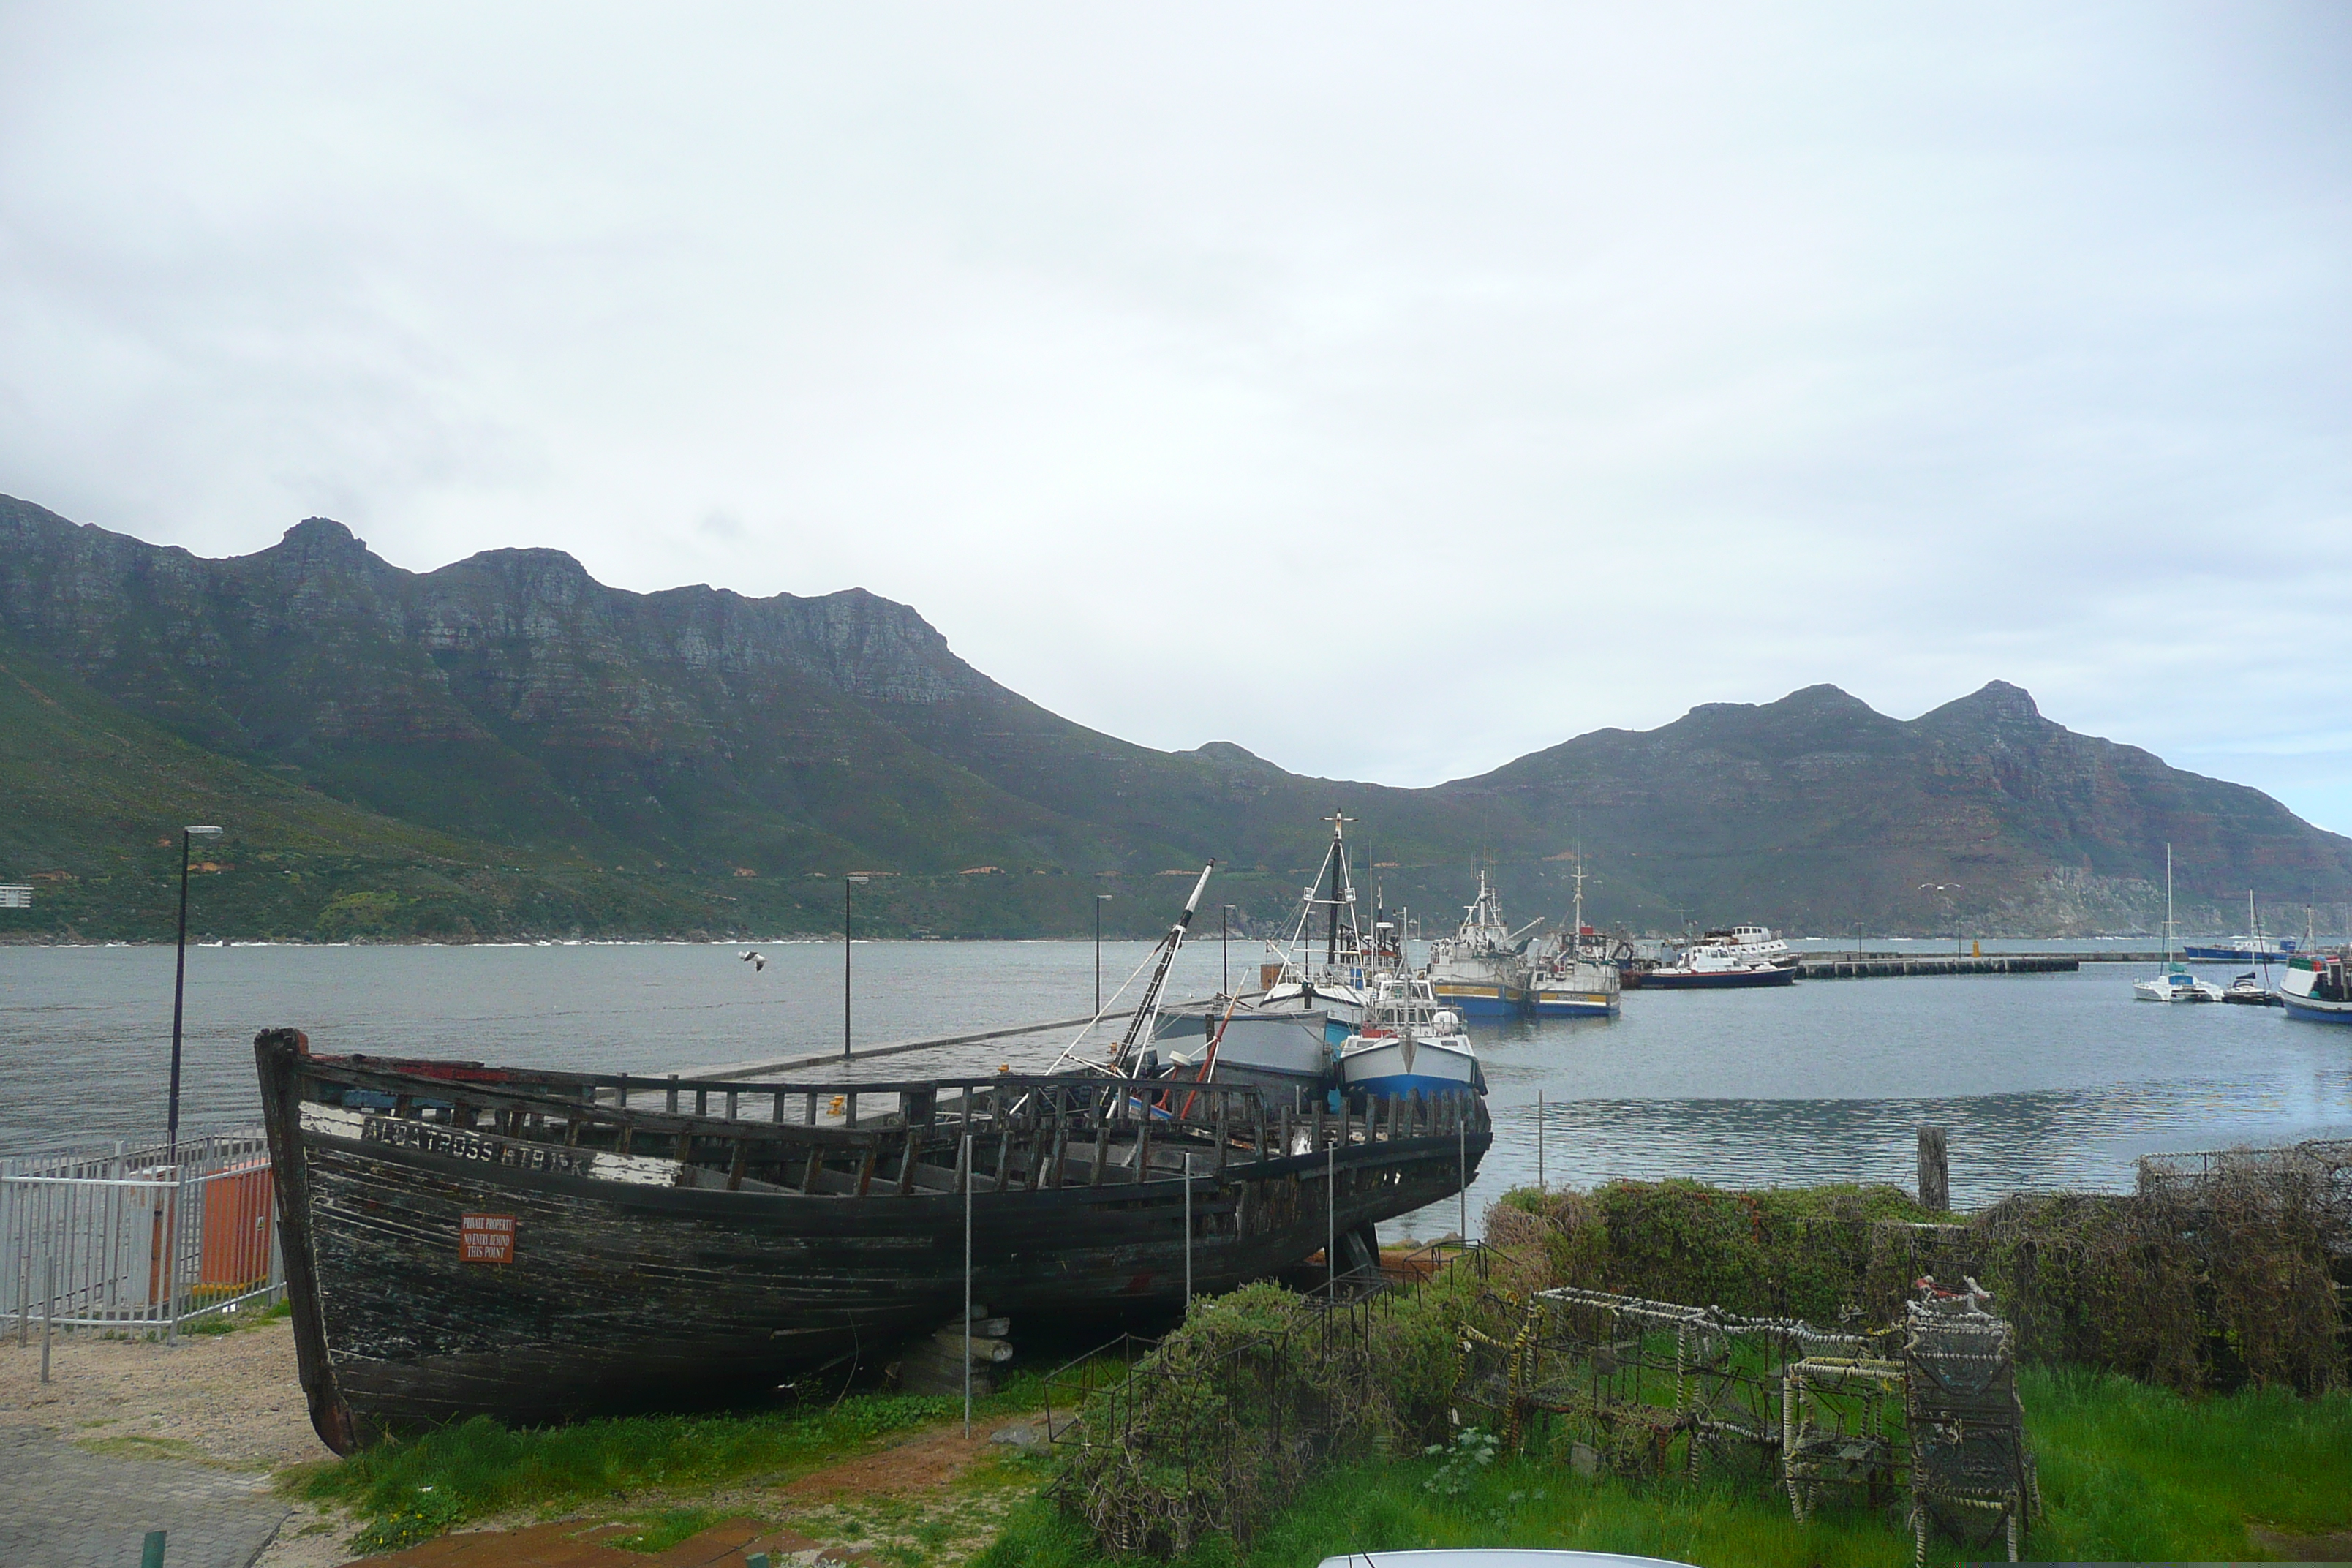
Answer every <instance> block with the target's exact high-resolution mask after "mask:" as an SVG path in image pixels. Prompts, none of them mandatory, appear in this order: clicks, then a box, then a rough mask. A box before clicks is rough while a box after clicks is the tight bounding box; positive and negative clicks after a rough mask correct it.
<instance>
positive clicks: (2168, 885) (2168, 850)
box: [2164, 844, 2172, 969]
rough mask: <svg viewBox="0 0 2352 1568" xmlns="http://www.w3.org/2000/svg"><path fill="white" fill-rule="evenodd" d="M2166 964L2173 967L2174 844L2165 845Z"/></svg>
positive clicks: (2167, 966) (2166, 966)
mask: <svg viewBox="0 0 2352 1568" xmlns="http://www.w3.org/2000/svg"><path fill="white" fill-rule="evenodd" d="M2164 966H2165V968H2167V969H2169V968H2171V967H2172V846H2171V845H2169V844H2167V845H2166V846H2165V847H2164Z"/></svg>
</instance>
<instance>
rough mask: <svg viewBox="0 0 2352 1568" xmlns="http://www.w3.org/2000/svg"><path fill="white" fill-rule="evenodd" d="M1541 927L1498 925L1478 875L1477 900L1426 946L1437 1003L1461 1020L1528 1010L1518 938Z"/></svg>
mask: <svg viewBox="0 0 2352 1568" xmlns="http://www.w3.org/2000/svg"><path fill="white" fill-rule="evenodd" d="M1542 923H1543V921H1540V920H1538V921H1529V922H1528V924H1526V925H1524V926H1521V927H1520V928H1519V929H1518V930H1517V931H1513V930H1511V929H1510V927H1508V926H1507V925H1505V924H1504V923H1503V907H1502V900H1499V899H1498V898H1496V894H1495V889H1492V888H1490V887H1488V886H1487V885H1486V871H1485V870H1483V869H1481V870H1480V871H1479V873H1478V896H1477V897H1476V898H1475V899H1474V900H1471V903H1470V907H1469V908H1468V909H1466V910H1463V911H1462V924H1461V926H1460V928H1459V929H1458V930H1456V931H1454V934H1453V935H1452V936H1450V937H1441V938H1440V939H1438V940H1437V941H1436V942H1432V943H1430V947H1429V968H1428V974H1429V980H1430V984H1432V985H1433V987H1434V988H1435V990H1436V994H1437V1000H1438V1001H1440V1002H1442V1003H1444V1005H1446V1006H1449V1007H1451V1008H1453V1009H1454V1011H1455V1012H1457V1013H1459V1014H1461V1015H1462V1016H1465V1017H1467V1018H1509V1017H1516V1016H1518V1015H1519V1014H1521V1013H1523V1012H1525V1011H1526V1010H1527V1006H1528V961H1527V957H1526V954H1525V952H1524V951H1523V949H1524V945H1525V944H1524V942H1523V941H1522V940H1521V939H1523V938H1524V937H1525V936H1526V935H1527V933H1528V932H1529V931H1533V930H1535V928H1536V927H1537V926H1539V925H1541V924H1542Z"/></svg>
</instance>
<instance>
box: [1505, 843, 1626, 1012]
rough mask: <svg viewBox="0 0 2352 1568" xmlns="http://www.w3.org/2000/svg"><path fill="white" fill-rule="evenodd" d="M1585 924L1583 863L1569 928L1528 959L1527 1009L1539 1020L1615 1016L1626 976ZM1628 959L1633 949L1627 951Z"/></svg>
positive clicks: (1570, 911) (1578, 873)
mask: <svg viewBox="0 0 2352 1568" xmlns="http://www.w3.org/2000/svg"><path fill="white" fill-rule="evenodd" d="M1605 951H1606V950H1605V948H1604V946H1603V943H1602V942H1601V937H1600V934H1599V933H1598V932H1596V931H1594V930H1593V929H1592V928H1591V926H1589V925H1586V924H1585V923H1584V862H1583V861H1582V860H1581V859H1580V860H1578V861H1577V863H1576V900H1575V902H1574V903H1573V904H1572V905H1571V906H1570V910H1569V921H1568V924H1567V925H1566V926H1565V927H1563V928H1562V929H1561V931H1559V934H1558V935H1557V936H1555V937H1553V938H1552V939H1551V940H1550V941H1549V942H1544V943H1541V944H1539V945H1538V947H1537V949H1536V951H1535V952H1534V954H1533V955H1532V957H1531V958H1530V959H1529V961H1528V1010H1529V1011H1531V1012H1532V1013H1534V1014H1535V1016H1537V1017H1538V1018H1613V1017H1615V1016H1617V1014H1618V1010H1619V1008H1620V1005H1621V1002H1620V996H1621V994H1622V990H1623V987H1624V977H1623V975H1622V974H1621V973H1619V970H1618V967H1617V965H1616V964H1615V963H1612V962H1610V960H1609V959H1608V957H1606V956H1605ZM1628 955H1629V956H1630V955H1631V950H1630V949H1629V950H1628Z"/></svg>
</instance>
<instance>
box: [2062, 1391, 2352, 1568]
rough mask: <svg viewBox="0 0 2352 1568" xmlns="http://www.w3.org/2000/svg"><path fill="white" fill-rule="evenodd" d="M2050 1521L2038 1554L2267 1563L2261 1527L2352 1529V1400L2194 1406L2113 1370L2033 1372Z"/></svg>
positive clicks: (2241, 1399)
mask: <svg viewBox="0 0 2352 1568" xmlns="http://www.w3.org/2000/svg"><path fill="white" fill-rule="evenodd" d="M2020 1392H2021V1394H2022V1395H2023V1397H2024V1400H2025V1414H2026V1421H2027V1424H2028V1426H2030V1427H2031V1428H2032V1433H2033V1442H2034V1452H2035V1454H2036V1456H2037V1457H2038V1458H2039V1459H2040V1461H2041V1466H2042V1501H2043V1504H2044V1505H2045V1506H2046V1507H2047V1508H2048V1510H2049V1517H2048V1519H2047V1520H2046V1521H2044V1523H2043V1525H2042V1528H2040V1529H2038V1530H2037V1531H2035V1534H2034V1538H2033V1541H2034V1544H2033V1555H2035V1556H2037V1557H2043V1558H2072V1559H2074V1560H2077V1561H2084V1562H2088V1561H2095V1560H2126V1561H2129V1560H2148V1559H2156V1558H2171V1559H2174V1560H2184V1559H2185V1560H2191V1561H2197V1560H2202V1561H2207V1562H2213V1561H2221V1560H2225V1559H2231V1558H2236V1559H2244V1558H2247V1557H2250V1556H2255V1555H2260V1553H2258V1552H2256V1551H2255V1550H2254V1548H2253V1547H2252V1544H2251V1543H2250V1542H2248V1540H2247V1537H2246V1529H2245V1527H2246V1524H2247V1522H2248V1521H2252V1522H2255V1523H2259V1524H2263V1525H2265V1526H2268V1527H2270V1528H2273V1529H2275V1530H2280V1531H2285V1532H2287V1533H2289V1534H2294V1535H2312V1534H2320V1533H2324V1532H2326V1531H2331V1530H2340V1529H2342V1528H2344V1527H2345V1526H2346V1525H2347V1524H2352V1395H2347V1394H2325V1395H2323V1396H2321V1397H2319V1398H2316V1399H2298V1398H2296V1397H2294V1395H2293V1394H2287V1393H2285V1392H2284V1391H2282V1390H2278V1389H2248V1390H2246V1391H2244V1392H2242V1393H2240V1394H2232V1395H2231V1396H2229V1397H2228V1398H2223V1399H2205V1400H2188V1399H2183V1398H2181V1397H2180V1396H2179V1395H2178V1394H2170V1393H2168V1392H2166V1391H2164V1390H2162V1389H2157V1388H2150V1387H2148V1386H2147V1384H2138V1383H2134V1382H2132V1381H2131V1380H2129V1379H2128V1378H2123V1377H2118V1376H2116V1375H2115V1374H2113V1373H2092V1372H2079V1371H2063V1372H2047V1371H2040V1370H2036V1369H2032V1368H2028V1369H2025V1370H2024V1371H2023V1372H2022V1373H2021V1374H2020Z"/></svg>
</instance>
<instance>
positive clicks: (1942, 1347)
mask: <svg viewBox="0 0 2352 1568" xmlns="http://www.w3.org/2000/svg"><path fill="white" fill-rule="evenodd" d="M1923 1284H1924V1287H1925V1288H1923V1289H1922V1290H1921V1292H1920V1295H1919V1298H1918V1299H1917V1300H1914V1301H1912V1302H1910V1303H1909V1305H1908V1306H1907V1307H1906V1310H1905V1315H1906V1330H1907V1331H1906V1335H1905V1339H1904V1345H1903V1368H1904V1373H1905V1379H1904V1385H1903V1386H1904V1415H1905V1421H1906V1426H1908V1428H1909V1431H1910V1437H1911V1461H1912V1462H1911V1527H1912V1530H1913V1532H1914V1535H1915V1537H1916V1550H1915V1562H1916V1563H1918V1564H1920V1565H1921V1568H1924V1565H1925V1564H1926V1563H1927V1536H1928V1532H1929V1531H1930V1529H1931V1528H1934V1529H1939V1530H1942V1531H1945V1532H1946V1533H1948V1534H1949V1535H1952V1536H1954V1537H1956V1538H1957V1539H1958V1540H1960V1541H1963V1542H1969V1544H1972V1545H1973V1544H1980V1543H1983V1542H1989V1541H1990V1540H1991V1539H1992V1538H1993V1537H1994V1536H1996V1535H1999V1536H2000V1537H2002V1538H2003V1539H2004V1542H2005V1544H2006V1545H2007V1547H2008V1550H2009V1560H2010V1561H2011V1562H2012V1563H2014V1562H2016V1561H2017V1553H2018V1545H2019V1542H2020V1541H2021V1538H2022V1537H2023V1535H2024V1532H2025V1529H2026V1526H2027V1524H2028V1522H2029V1521H2031V1519H2032V1517H2033V1516H2035V1515H2037V1514H2039V1513H2040V1512H2041V1511H2042V1490H2041V1487H2040V1484H2039V1481H2038V1479H2037V1478H2036V1476H2035V1472H2034V1465H2033V1453H2032V1448H2031V1447H2029V1446H2028V1444H2027V1442H2026V1437H2025V1407H2024V1405H2023V1404H2022V1403H2021V1401H2020V1400H2019V1398H2018V1396H2017V1347H2016V1332H2015V1331H2014V1330H2013V1329H2011V1326H2010V1324H2009V1323H2008V1322H2007V1321H2005V1320H2003V1319H2000V1318H1998V1317H1995V1316H1994V1315H1993V1314H1992V1313H1990V1312H1988V1311H1986V1310H1984V1303H1985V1301H1986V1300H1987V1299H1988V1298H1986V1296H1985V1295H1984V1292H1983V1291H1982V1290H1981V1289H1979V1287H1978V1285H1977V1283H1976V1281H1975V1280H1973V1279H1971V1280H1969V1282H1968V1289H1967V1290H1966V1291H1965V1292H1963V1293H1961V1294H1958V1295H1948V1294H1946V1293H1944V1292H1941V1291H1938V1290H1937V1289H1934V1287H1933V1285H1932V1283H1928V1282H1923Z"/></svg>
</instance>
